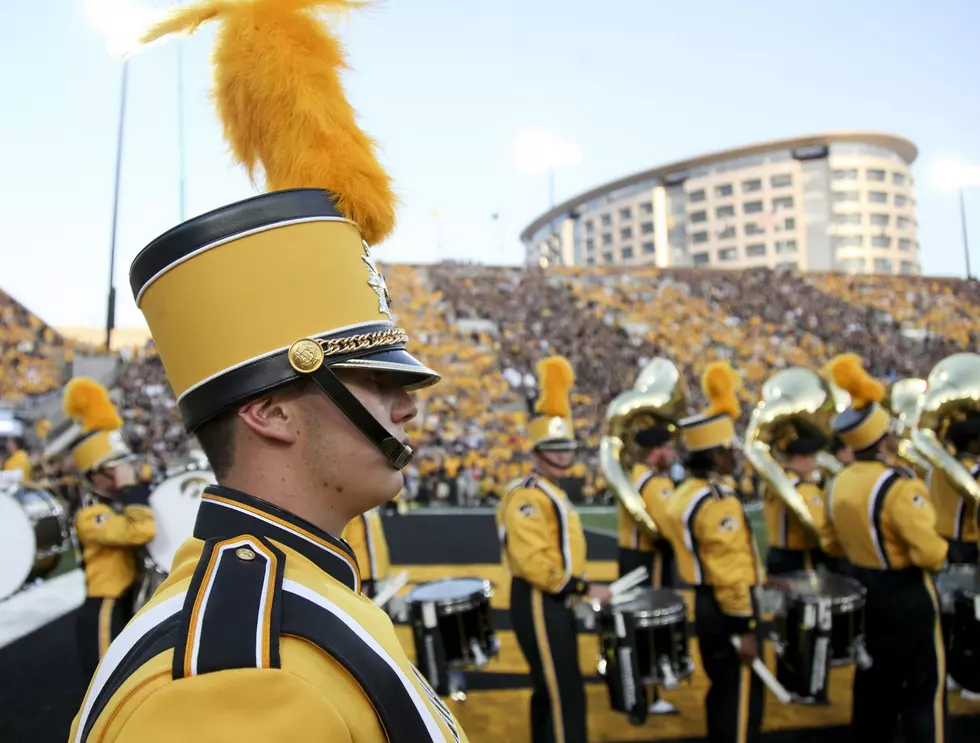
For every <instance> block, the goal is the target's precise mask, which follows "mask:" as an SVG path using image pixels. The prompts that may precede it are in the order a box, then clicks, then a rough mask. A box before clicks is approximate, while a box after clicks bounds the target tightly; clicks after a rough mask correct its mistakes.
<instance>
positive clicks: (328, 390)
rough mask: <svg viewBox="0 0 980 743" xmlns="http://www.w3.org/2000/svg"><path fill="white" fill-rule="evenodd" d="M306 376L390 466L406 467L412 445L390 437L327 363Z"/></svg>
mask: <svg viewBox="0 0 980 743" xmlns="http://www.w3.org/2000/svg"><path fill="white" fill-rule="evenodd" d="M310 376H311V377H312V378H313V381H314V382H316V385H317V387H319V388H320V389H321V390H323V394H325V395H326V396H327V397H329V398H330V399H331V400H332V401H333V404H334V405H336V406H337V407H338V408H340V411H341V412H342V413H343V414H344V415H346V416H347V417H348V418H349V419H350V421H351V423H353V424H354V425H355V426H357V427H358V428H359V429H360V430H361V433H363V434H364V435H365V436H367V437H368V439H369V440H370V441H371V443H372V444H374V445H375V446H376V447H378V448H379V449H380V450H381V453H382V454H384V455H385V457H386V458H387V459H388V463H389V464H390V465H391V466H392V467H394V468H395V469H396V470H401V469H404V468H405V467H407V466H408V463H409V462H411V461H412V459H413V458H414V457H415V452H414V451H413V450H412V447H410V446H405V445H404V444H403V443H402V442H401V441H399V440H398V439H396V438H395V437H394V436H392V435H391V433H390V432H389V431H388V429H387V428H385V427H384V426H382V425H381V424H380V423H378V419H377V418H375V417H374V416H373V415H371V414H370V413H369V412H368V411H367V409H366V408H365V407H364V406H363V405H361V401H360V400H358V399H357V398H356V397H355V396H354V394H353V393H352V392H351V391H350V390H349V389H347V387H346V385H345V384H344V383H343V382H341V381H340V378H339V377H337V375H336V374H334V373H333V372H332V371H331V370H330V367H329V366H327V365H326V364H324V365H323V366H321V367H320V368H319V369H317V370H316V371H314V372H311V373H310Z"/></svg>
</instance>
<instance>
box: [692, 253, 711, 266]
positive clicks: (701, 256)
mask: <svg viewBox="0 0 980 743" xmlns="http://www.w3.org/2000/svg"><path fill="white" fill-rule="evenodd" d="M691 260H693V261H694V265H695V266H707V265H708V263H709V262H710V261H711V259H710V258H709V257H708V254H707V253H695V254H694V255H692V256H691Z"/></svg>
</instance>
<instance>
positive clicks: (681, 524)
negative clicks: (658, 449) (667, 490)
mask: <svg viewBox="0 0 980 743" xmlns="http://www.w3.org/2000/svg"><path fill="white" fill-rule="evenodd" d="M663 529H664V535H665V536H666V537H667V539H669V540H670V543H671V544H672V545H673V547H674V553H675V555H676V559H677V568H678V572H679V573H680V575H681V577H682V578H683V579H684V580H685V581H687V582H688V583H690V584H691V585H694V586H711V588H712V590H713V592H714V595H715V599H716V600H717V602H718V605H719V607H720V608H721V611H722V613H724V614H725V615H726V616H728V617H731V618H734V619H745V620H749V619H751V618H752V617H753V616H754V607H753V602H752V589H753V588H755V587H756V586H758V585H761V584H762V583H763V582H764V581H765V571H764V570H763V568H762V565H761V563H760V560H759V553H758V549H757V548H756V544H755V537H754V536H753V534H752V530H751V528H750V527H749V522H748V519H747V518H746V516H745V512H744V511H743V510H742V502H741V501H740V500H739V498H738V496H737V495H736V494H735V491H734V490H732V489H731V488H729V487H727V486H726V485H722V484H718V483H711V482H709V481H707V480H702V479H699V478H691V479H689V480H685V481H684V482H683V483H681V485H680V487H678V488H677V491H676V492H675V493H674V495H673V497H671V498H670V499H669V501H668V505H667V514H666V518H665V519H664V524H663Z"/></svg>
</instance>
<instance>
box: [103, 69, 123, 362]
mask: <svg viewBox="0 0 980 743" xmlns="http://www.w3.org/2000/svg"><path fill="white" fill-rule="evenodd" d="M128 88H129V57H128V56H127V57H123V61H122V82H121V85H120V91H119V123H118V125H117V127H116V177H115V183H114V185H113V191H112V232H111V237H110V238H109V297H108V301H107V307H106V321H105V350H106V352H107V353H108V352H109V351H110V350H111V348H112V331H113V329H114V328H115V324H116V236H117V235H118V232H119V184H120V181H121V180H122V156H123V135H124V133H125V124H126V92H127V90H128Z"/></svg>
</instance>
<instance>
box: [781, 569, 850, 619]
mask: <svg viewBox="0 0 980 743" xmlns="http://www.w3.org/2000/svg"><path fill="white" fill-rule="evenodd" d="M779 578H780V579H781V580H784V581H786V582H787V583H789V594H790V596H791V597H792V598H793V599H795V600H797V601H802V602H804V603H811V602H816V600H817V599H819V598H829V599H830V603H831V606H832V607H833V610H834V611H840V612H848V611H855V610H856V609H859V608H861V607H862V606H864V595H865V588H864V586H862V585H861V584H860V583H858V582H857V581H856V580H854V579H853V578H847V577H845V576H843V575H837V574H836V573H816V572H807V571H799V572H795V573H787V574H786V575H780V576H779Z"/></svg>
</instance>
